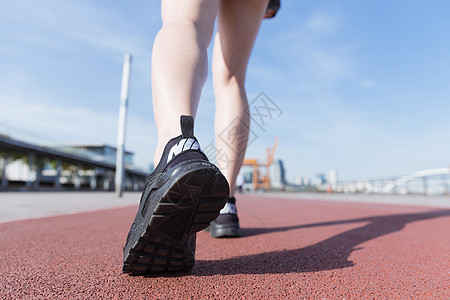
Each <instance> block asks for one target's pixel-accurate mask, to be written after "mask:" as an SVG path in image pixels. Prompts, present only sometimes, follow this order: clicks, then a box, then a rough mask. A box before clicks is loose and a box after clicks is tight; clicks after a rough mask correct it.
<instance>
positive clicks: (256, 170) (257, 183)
mask: <svg viewBox="0 0 450 300" xmlns="http://www.w3.org/2000/svg"><path fill="white" fill-rule="evenodd" d="M278 140H279V137H276V138H275V143H274V145H273V146H272V148H267V149H266V161H265V162H262V161H259V160H258V159H255V158H245V159H244V164H243V165H244V166H250V167H252V168H253V171H252V174H253V176H252V181H253V189H254V190H258V189H264V190H269V189H270V175H269V166H270V165H271V164H272V163H273V160H274V157H275V151H276V149H277V145H278ZM260 168H261V169H263V170H264V173H261V172H260V171H261V170H260Z"/></svg>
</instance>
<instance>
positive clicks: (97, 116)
mask: <svg viewBox="0 0 450 300" xmlns="http://www.w3.org/2000/svg"><path fill="white" fill-rule="evenodd" d="M18 94H19V93H16V94H12V95H11V94H9V95H7V94H4V93H3V94H0V106H1V107H2V108H3V109H2V110H0V119H1V120H2V124H3V126H1V127H2V128H1V129H2V131H3V132H5V133H7V134H9V135H11V136H13V137H16V138H21V139H25V140H27V141H30V142H34V143H39V144H64V143H66V144H77V143H82V144H85V143H92V144H103V143H105V144H109V145H112V146H114V145H115V144H116V137H117V136H116V135H117V120H118V112H117V114H116V113H115V112H111V111H104V112H103V111H98V110H95V111H94V110H91V109H89V108H83V107H79V106H76V105H72V106H68V105H66V106H65V107H60V106H57V105H55V104H50V103H46V102H45V100H44V99H45V98H46V97H45V95H40V96H39V95H24V96H25V97H21V96H17V95H18ZM48 98H51V97H48ZM29 99H32V100H29ZM155 147H156V130H155V126H154V125H153V123H152V120H147V119H142V118H139V117H136V116H128V124H127V139H126V148H127V149H128V150H130V151H133V152H136V156H135V163H136V164H137V165H139V166H141V167H144V168H147V167H148V165H149V163H150V162H151V161H152V160H153V151H154V149H155Z"/></svg>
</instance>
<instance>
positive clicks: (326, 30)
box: [307, 12, 344, 34]
mask: <svg viewBox="0 0 450 300" xmlns="http://www.w3.org/2000/svg"><path fill="white" fill-rule="evenodd" d="M343 20H344V16H343V15H342V14H341V13H340V12H315V13H313V14H312V15H311V16H310V17H309V19H308V20H307V26H308V28H309V29H311V30H312V31H313V32H314V33H315V34H317V33H322V34H331V33H333V32H335V31H336V30H338V29H339V28H340V26H341V23H342V21H343Z"/></svg>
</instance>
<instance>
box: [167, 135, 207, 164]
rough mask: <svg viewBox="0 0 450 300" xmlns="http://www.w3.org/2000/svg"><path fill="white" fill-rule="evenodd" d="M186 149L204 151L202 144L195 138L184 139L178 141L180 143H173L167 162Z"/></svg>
mask: <svg viewBox="0 0 450 300" xmlns="http://www.w3.org/2000/svg"><path fill="white" fill-rule="evenodd" d="M186 150H200V151H201V152H203V151H202V149H200V144H199V143H198V142H197V141H196V140H195V139H193V138H186V139H182V140H181V141H179V142H178V144H176V145H173V146H172V149H170V151H169V156H168V157H167V163H168V162H169V161H170V160H172V158H174V157H175V156H177V155H178V154H180V153H181V152H183V151H186Z"/></svg>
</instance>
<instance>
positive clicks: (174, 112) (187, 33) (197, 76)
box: [152, 0, 220, 165]
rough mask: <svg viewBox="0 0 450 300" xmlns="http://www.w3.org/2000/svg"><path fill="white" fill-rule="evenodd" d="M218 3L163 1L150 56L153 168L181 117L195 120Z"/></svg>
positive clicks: (176, 132)
mask: <svg viewBox="0 0 450 300" xmlns="http://www.w3.org/2000/svg"><path fill="white" fill-rule="evenodd" d="M219 3H220V1H219V0H163V1H162V4H161V6H162V11H161V15H162V21H163V26H162V28H161V30H160V31H159V33H158V35H157V36H156V39H155V42H154V46H153V54H152V91H153V92H152V93H153V111H154V116H155V121H156V127H157V130H158V146H157V149H156V152H155V156H154V162H155V165H156V164H157V163H158V161H159V159H160V158H161V153H162V151H163V149H164V146H165V144H166V143H167V141H168V140H170V139H171V138H173V137H175V136H178V135H179V134H180V125H179V122H180V115H192V116H194V117H195V115H196V112H197V107H198V103H199V100H200V94H201V90H202V88H203V85H204V84H205V80H206V76H207V72H208V57H207V53H206V50H207V47H208V45H209V43H210V41H211V36H212V32H213V29H214V21H215V18H216V15H217V10H218V7H219Z"/></svg>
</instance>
